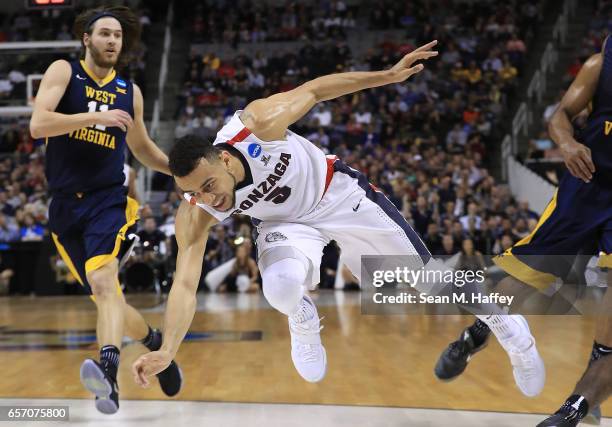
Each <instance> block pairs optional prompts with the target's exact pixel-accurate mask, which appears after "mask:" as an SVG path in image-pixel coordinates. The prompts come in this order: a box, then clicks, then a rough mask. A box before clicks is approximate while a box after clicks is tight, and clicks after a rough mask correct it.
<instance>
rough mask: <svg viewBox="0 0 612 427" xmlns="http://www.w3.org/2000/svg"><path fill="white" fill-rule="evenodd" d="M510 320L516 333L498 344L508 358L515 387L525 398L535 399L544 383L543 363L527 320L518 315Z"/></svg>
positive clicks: (544, 371)
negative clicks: (513, 322)
mask: <svg viewBox="0 0 612 427" xmlns="http://www.w3.org/2000/svg"><path fill="white" fill-rule="evenodd" d="M511 318H512V319H514V321H515V322H516V324H517V325H518V328H517V333H516V334H514V335H513V336H512V337H511V338H508V339H506V340H503V341H500V344H501V345H502V347H504V349H505V350H506V352H507V353H508V356H510V363H512V373H513V374H514V381H515V382H516V385H517V386H518V388H519V389H520V390H521V392H522V393H523V394H524V395H525V396H528V397H535V396H537V395H538V394H540V393H541V392H542V389H543V388H544V383H545V382H546V368H545V367H544V361H543V360H542V358H541V357H540V354H539V353H538V349H537V348H536V343H535V338H534V337H533V335H531V332H530V331H529V324H528V323H527V320H526V319H525V318H524V317H523V316H519V315H513V316H511Z"/></svg>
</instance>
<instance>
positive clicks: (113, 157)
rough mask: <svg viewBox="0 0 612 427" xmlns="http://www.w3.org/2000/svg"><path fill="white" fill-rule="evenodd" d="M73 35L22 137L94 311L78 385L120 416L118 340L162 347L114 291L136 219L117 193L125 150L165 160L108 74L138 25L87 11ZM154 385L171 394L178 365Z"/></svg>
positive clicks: (139, 111)
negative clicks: (41, 157) (77, 45)
mask: <svg viewBox="0 0 612 427" xmlns="http://www.w3.org/2000/svg"><path fill="white" fill-rule="evenodd" d="M74 33H75V35H76V36H77V37H78V38H80V39H81V40H82V44H83V48H84V54H83V58H82V59H81V60H80V61H74V62H71V63H69V62H67V61H64V60H58V61H55V62H53V63H52V64H51V65H50V66H49V68H48V69H47V71H46V72H45V75H44V77H43V79H42V82H41V85H40V89H39V91H38V94H37V97H36V102H35V105H34V111H33V113H32V120H31V122H30V131H31V133H32V136H33V137H34V138H45V139H46V146H47V154H46V162H47V163H46V175H47V181H48V183H49V191H50V192H51V195H52V202H51V205H50V207H49V228H50V231H51V233H52V237H53V241H54V242H55V245H56V246H57V250H58V252H59V253H60V255H61V256H62V258H63V259H64V261H65V262H66V265H68V266H69V268H70V270H71V272H72V274H73V275H74V277H76V278H77V280H78V281H79V282H80V283H81V285H83V286H84V287H85V289H86V290H87V291H88V292H89V293H90V294H92V298H93V299H94V301H95V303H96V306H97V309H98V321H97V336H98V344H99V345H100V361H99V362H98V361H96V360H93V359H87V360H85V361H84V362H83V365H82V366H81V381H82V382H83V385H84V386H85V387H86V388H87V389H88V390H89V391H91V392H92V393H93V394H95V396H96V408H98V410H99V411H101V412H103V413H107V414H111V413H114V412H116V411H117V410H118V409H119V396H118V388H117V368H118V364H119V349H120V346H121V340H122V338H123V335H124V332H125V333H126V335H128V336H130V337H131V338H134V339H137V340H140V341H141V342H142V343H143V344H144V345H145V346H146V347H147V348H148V349H149V350H157V349H158V348H159V347H160V345H161V341H162V339H161V334H160V332H159V331H157V330H152V329H151V327H149V326H148V325H147V323H146V321H145V320H144V318H143V317H142V315H141V314H140V313H138V311H136V309H134V308H133V307H132V306H130V305H128V304H127V303H126V302H125V298H124V296H123V293H122V292H121V288H120V287H119V280H118V260H117V258H118V256H119V254H120V251H121V246H122V242H124V241H125V239H126V238H125V236H126V235H127V234H128V233H127V232H128V229H129V228H130V227H131V226H132V225H133V224H134V223H135V222H136V220H137V212H138V203H137V202H136V201H135V200H134V199H132V198H130V197H128V196H127V189H126V187H125V186H124V185H123V183H124V180H125V177H124V173H123V165H124V159H125V146H126V142H127V145H128V146H129V148H130V149H131V150H132V152H133V153H134V155H135V156H136V158H137V159H138V160H140V161H141V162H142V163H143V164H144V165H146V166H148V167H151V168H153V169H155V170H158V171H160V172H164V173H169V170H168V159H167V157H166V155H165V154H163V153H162V152H161V151H160V150H159V149H158V148H157V146H156V145H155V143H154V142H153V141H151V139H150V138H149V136H148V135H147V131H146V129H145V126H144V122H143V99H142V94H141V92H140V89H139V88H138V86H136V85H135V84H133V83H131V82H129V81H128V80H126V79H123V78H121V77H120V76H119V75H117V73H116V71H115V66H117V65H118V66H119V67H122V66H125V65H126V64H127V62H128V61H129V58H130V55H131V52H132V51H133V49H134V47H135V45H136V43H137V41H138V39H139V37H140V25H139V22H138V18H137V17H136V16H135V15H134V14H133V13H132V12H131V11H130V10H129V9H128V8H126V7H105V8H99V9H95V10H89V11H86V12H84V13H82V14H81V15H79V16H78V17H77V18H76V20H75V23H74ZM158 377H159V381H160V385H161V388H162V390H163V391H164V393H166V394H167V395H168V396H172V395H175V394H176V393H178V391H179V390H180V387H181V382H182V379H181V373H180V370H179V368H178V366H177V365H176V363H174V362H171V363H170V364H169V366H168V367H167V368H166V369H165V370H164V371H163V372H161V373H160V374H159V375H158Z"/></svg>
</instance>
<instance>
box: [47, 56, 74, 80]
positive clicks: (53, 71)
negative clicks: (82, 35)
mask: <svg viewBox="0 0 612 427" xmlns="http://www.w3.org/2000/svg"><path fill="white" fill-rule="evenodd" d="M45 74H47V75H51V76H53V77H65V78H70V76H71V75H72V65H71V64H70V62H68V61H66V60H65V59H57V60H55V61H53V62H52V63H51V64H50V65H49V67H48V68H47V71H46V73H45Z"/></svg>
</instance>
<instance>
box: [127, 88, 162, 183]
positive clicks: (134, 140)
mask: <svg viewBox="0 0 612 427" xmlns="http://www.w3.org/2000/svg"><path fill="white" fill-rule="evenodd" d="M133 87H134V126H132V127H131V128H130V130H129V131H128V133H127V143H128V146H129V147H130V150H131V151H132V153H133V154H134V156H135V157H136V158H137V159H138V161H139V162H140V163H142V164H143V165H145V166H147V167H149V168H151V169H155V170H156V171H159V172H162V173H165V174H166V175H171V173H170V169H168V157H167V156H166V155H165V154H164V153H163V152H162V151H161V150H160V149H159V147H158V146H157V145H155V142H153V141H152V140H151V138H150V137H149V133H148V132H147V128H146V127H145V124H144V120H143V111H144V105H143V104H144V101H143V99H142V92H141V91H140V88H139V87H138V86H136V85H135V84H134V85H133Z"/></svg>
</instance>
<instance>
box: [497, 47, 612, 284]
mask: <svg viewBox="0 0 612 427" xmlns="http://www.w3.org/2000/svg"><path fill="white" fill-rule="evenodd" d="M602 59H603V64H602V68H601V72H600V75H599V80H598V83H597V89H596V92H595V95H594V98H593V110H592V112H591V114H590V115H589V118H588V120H587V123H586V126H585V128H584V129H582V130H579V131H577V132H576V135H575V138H576V140H577V141H578V142H580V143H582V144H584V145H586V146H587V147H589V148H590V149H591V156H592V159H593V163H594V165H595V173H594V174H593V179H592V180H591V182H588V183H586V182H584V181H582V180H581V179H579V178H576V177H574V176H572V175H571V174H570V173H569V172H566V173H565V175H564V176H563V178H562V180H561V182H560V183H559V188H558V190H557V192H556V193H555V195H554V197H553V199H552V200H551V201H550V203H549V204H548V206H547V207H546V209H545V210H544V213H543V214H542V216H541V218H540V220H539V222H538V224H537V226H536V228H535V230H534V231H533V232H532V233H531V234H530V235H528V236H527V237H525V238H524V239H522V240H521V241H519V242H518V243H517V244H516V245H514V246H513V247H512V248H510V249H508V250H507V251H506V252H505V253H504V254H502V255H501V256H498V257H495V258H493V261H494V262H495V263H496V264H497V265H498V266H500V267H501V268H502V269H504V270H505V271H506V272H507V273H509V274H510V275H512V276H514V277H516V278H517V279H519V280H521V281H523V282H525V283H527V284H529V285H532V286H534V287H536V288H538V289H541V290H544V289H546V288H548V286H550V285H551V284H552V283H554V282H555V281H556V280H557V278H564V277H565V276H567V274H568V273H569V271H570V269H571V266H572V264H573V262H574V259H575V256H576V255H577V254H578V253H579V252H580V251H581V250H582V249H583V248H588V247H597V246H598V247H599V255H600V257H599V266H600V267H607V268H612V180H611V179H612V42H610V39H609V38H608V40H607V43H606V46H605V49H604V52H603V58H602Z"/></svg>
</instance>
